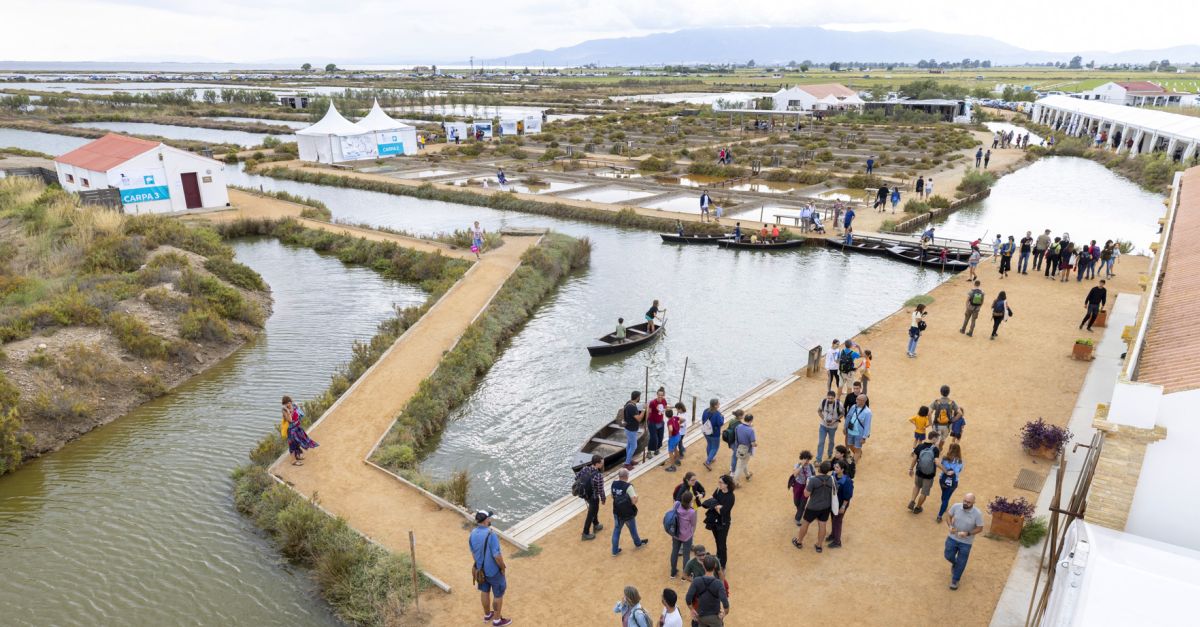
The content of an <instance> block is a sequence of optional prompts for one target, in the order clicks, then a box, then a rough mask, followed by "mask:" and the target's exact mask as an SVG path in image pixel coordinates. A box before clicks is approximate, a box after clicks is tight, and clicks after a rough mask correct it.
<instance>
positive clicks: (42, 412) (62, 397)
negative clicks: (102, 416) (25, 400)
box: [25, 390, 95, 422]
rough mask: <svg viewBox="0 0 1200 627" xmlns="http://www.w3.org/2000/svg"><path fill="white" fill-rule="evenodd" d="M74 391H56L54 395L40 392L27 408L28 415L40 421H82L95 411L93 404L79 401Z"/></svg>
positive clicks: (43, 391) (34, 396)
mask: <svg viewBox="0 0 1200 627" xmlns="http://www.w3.org/2000/svg"><path fill="white" fill-rule="evenodd" d="M77 398H78V397H77V395H76V394H74V393H73V391H71V390H68V391H67V392H65V393H64V392H63V391H62V390H55V391H54V392H53V393H50V392H47V391H45V390H40V391H38V392H37V393H36V394H34V395H33V398H32V399H30V401H29V404H28V405H27V407H26V408H25V411H26V412H28V414H29V415H30V416H32V417H34V418H36V419H40V420H52V421H56V422H58V421H64V420H82V419H84V418H87V416H88V415H89V414H91V413H92V411H93V410H94V409H95V408H94V407H93V406H92V405H91V403H88V402H87V401H83V400H74V399H77Z"/></svg>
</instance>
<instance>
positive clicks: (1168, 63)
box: [1158, 59, 1171, 68]
mask: <svg viewBox="0 0 1200 627" xmlns="http://www.w3.org/2000/svg"><path fill="white" fill-rule="evenodd" d="M1163 66H1166V67H1171V60H1170V59H1163V60H1162V61H1159V62H1158V67H1160V68H1161V67H1163Z"/></svg>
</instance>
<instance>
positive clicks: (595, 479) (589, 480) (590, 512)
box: [575, 454, 606, 540]
mask: <svg viewBox="0 0 1200 627" xmlns="http://www.w3.org/2000/svg"><path fill="white" fill-rule="evenodd" d="M575 480H576V483H577V484H578V485H579V486H580V487H581V488H582V491H583V494H582V495H580V498H582V499H583V500H584V501H587V504H588V508H587V516H584V518H583V536H582V539H583V540H595V539H596V532H598V531H600V530H601V529H604V525H602V524H600V505H601V504H602V503H604V502H605V500H606V499H605V497H604V457H602V456H600V455H595V454H593V455H592V463H590V464H588V465H587V466H584V467H583V468H581V469H579V476H578V477H576V479H575Z"/></svg>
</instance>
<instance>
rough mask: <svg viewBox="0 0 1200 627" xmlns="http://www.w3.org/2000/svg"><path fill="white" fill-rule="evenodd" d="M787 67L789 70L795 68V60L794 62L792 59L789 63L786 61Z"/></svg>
mask: <svg viewBox="0 0 1200 627" xmlns="http://www.w3.org/2000/svg"><path fill="white" fill-rule="evenodd" d="M787 66H788V67H789V68H793V69H795V67H796V60H795V59H792V60H791V61H788V64H787Z"/></svg>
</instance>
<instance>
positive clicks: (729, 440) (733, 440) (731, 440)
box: [721, 409, 746, 473]
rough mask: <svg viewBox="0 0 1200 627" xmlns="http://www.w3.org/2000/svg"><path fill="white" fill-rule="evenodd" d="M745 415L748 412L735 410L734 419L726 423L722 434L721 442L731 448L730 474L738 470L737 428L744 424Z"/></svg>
mask: <svg viewBox="0 0 1200 627" xmlns="http://www.w3.org/2000/svg"><path fill="white" fill-rule="evenodd" d="M745 415H746V412H744V411H742V410H740V409H735V410H733V418H730V419H729V422H727V423H725V430H724V431H722V432H721V441H722V442H724V443H725V446H728V447H729V472H730V473H732V472H733V471H734V470H736V469H737V428H738V425H740V424H742V416H745Z"/></svg>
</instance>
